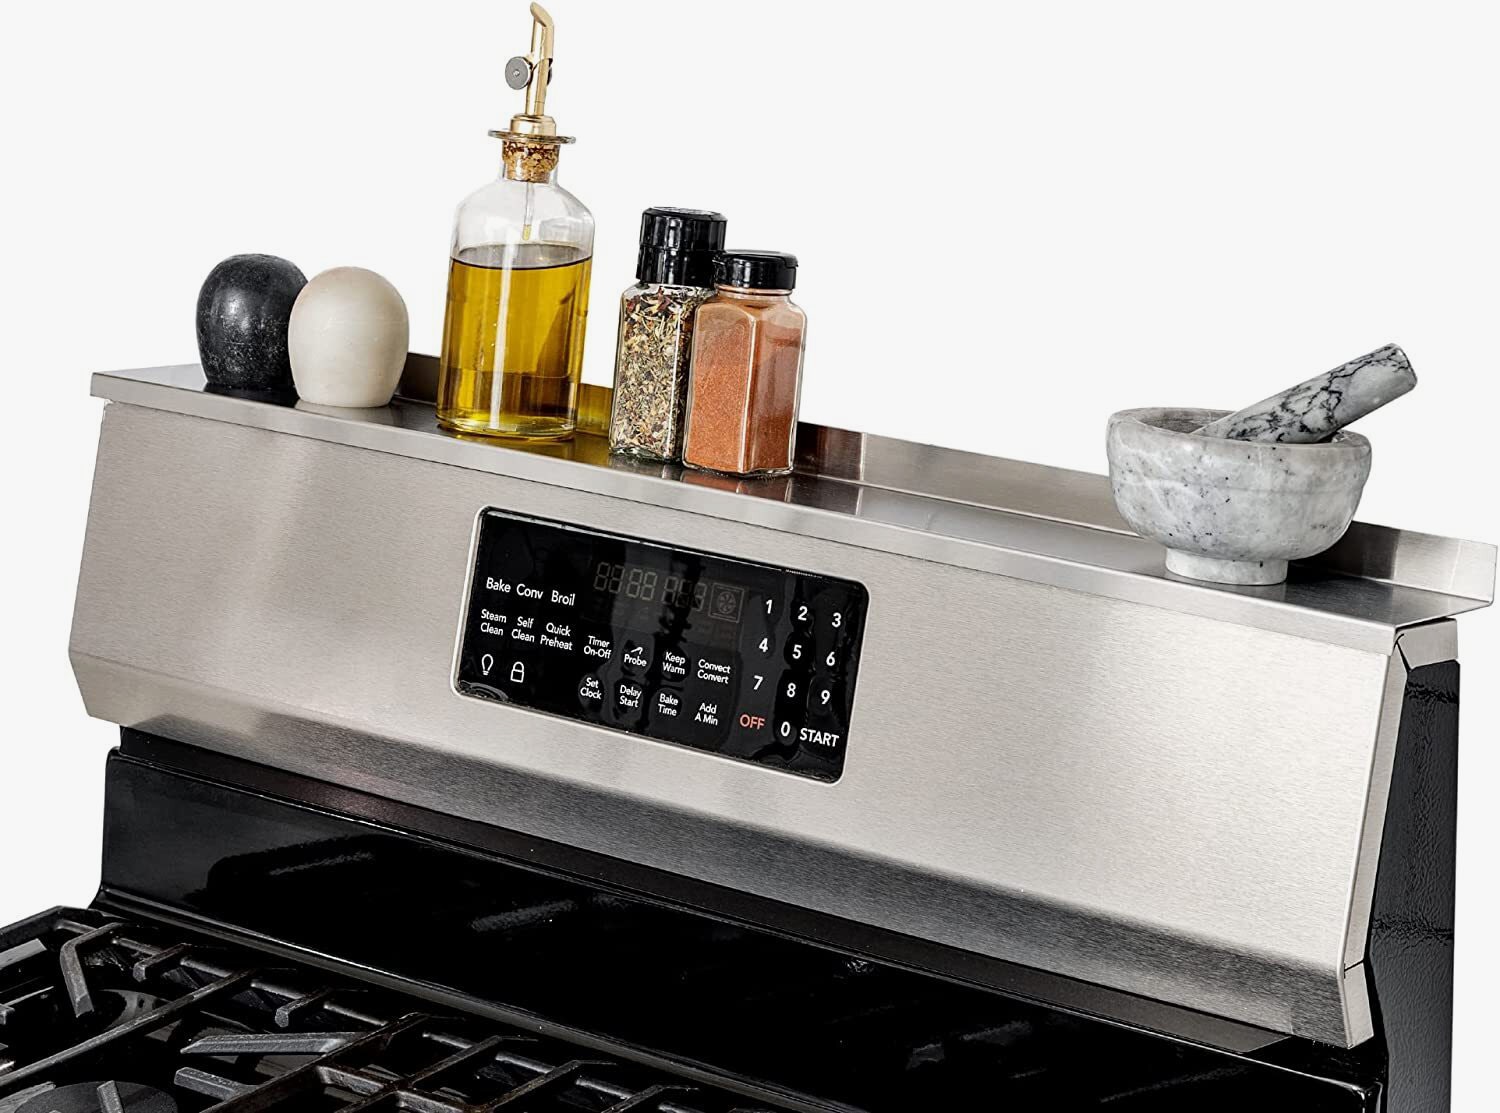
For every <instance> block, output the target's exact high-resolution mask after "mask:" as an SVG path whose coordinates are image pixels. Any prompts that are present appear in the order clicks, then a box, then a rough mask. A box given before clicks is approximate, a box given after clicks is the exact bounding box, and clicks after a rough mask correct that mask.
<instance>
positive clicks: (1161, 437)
mask: <svg viewBox="0 0 1500 1113" xmlns="http://www.w3.org/2000/svg"><path fill="white" fill-rule="evenodd" d="M1228 413H1229V411H1228V410H1196V409H1159V408H1151V409H1139V410H1121V411H1120V412H1119V413H1117V414H1114V415H1113V416H1112V417H1111V418H1110V419H1109V433H1108V439H1107V442H1106V446H1107V450H1108V454H1109V478H1110V484H1111V485H1112V487H1113V488H1114V496H1115V504H1116V505H1117V506H1118V507H1119V510H1120V513H1121V515H1123V516H1124V518H1125V520H1126V521H1127V522H1129V523H1130V526H1131V528H1132V529H1134V530H1135V531H1136V532H1137V533H1139V534H1140V535H1141V536H1142V537H1146V538H1149V539H1151V540H1153V541H1159V542H1160V543H1161V544H1162V545H1165V546H1166V548H1167V562H1166V563H1167V570H1168V571H1169V572H1173V573H1175V574H1177V575H1180V576H1187V577H1190V578H1192V579H1195V580H1207V581H1210V582H1213V583H1224V584H1276V583H1280V582H1281V581H1283V580H1285V579H1286V574H1287V562H1288V561H1290V560H1299V559H1301V558H1303V557H1309V556H1313V555H1314V554H1316V553H1321V552H1322V551H1323V550H1324V549H1326V548H1328V547H1329V546H1330V545H1332V544H1333V543H1334V542H1335V541H1337V540H1338V539H1339V538H1340V537H1342V536H1343V535H1344V531H1345V530H1347V529H1348V528H1349V523H1350V522H1351V521H1352V520H1353V519H1354V511H1355V508H1356V507H1358V506H1359V497H1360V494H1361V493H1362V492H1363V491H1364V486H1365V480H1366V479H1368V478H1369V475H1370V442H1369V441H1368V440H1366V439H1365V438H1364V437H1362V436H1360V435H1359V434H1358V433H1349V432H1340V433H1336V434H1334V436H1333V438H1332V439H1331V440H1328V441H1325V442H1323V443H1319V444H1286V443H1278V442H1269V441H1243V440H1229V439H1225V438H1223V437H1214V436H1205V435H1203V434H1202V433H1199V432H1197V430H1199V429H1201V428H1202V427H1203V426H1205V425H1208V424H1210V423H1211V422H1214V421H1216V420H1218V419H1219V418H1222V417H1224V416H1226V415H1227V414H1228Z"/></svg>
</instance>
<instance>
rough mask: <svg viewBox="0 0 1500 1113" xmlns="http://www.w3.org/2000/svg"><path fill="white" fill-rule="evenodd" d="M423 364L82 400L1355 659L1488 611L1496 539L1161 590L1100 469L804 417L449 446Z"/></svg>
mask: <svg viewBox="0 0 1500 1113" xmlns="http://www.w3.org/2000/svg"><path fill="white" fill-rule="evenodd" d="M432 363H433V361H432V359H431V357H426V356H413V357H412V359H411V361H410V362H409V364H408V368H407V373H406V376H405V378H404V379H403V384H402V394H401V396H399V397H398V398H397V400H396V401H395V402H393V403H392V404H391V405H390V406H389V407H386V408H382V409H378V410H339V409H334V408H332V407H318V406H310V405H308V404H306V403H301V402H298V403H296V404H295V405H290V404H287V405H276V404H269V403H267V402H265V401H262V400H259V399H247V398H244V397H239V396H234V395H230V394H223V393H215V392H213V391H212V390H211V388H208V387H207V386H206V385H205V383H204V379H203V373H202V370H201V369H200V368H199V367H198V365H196V364H186V365H180V366H173V367H157V368H146V369H141V370H134V371H118V372H109V373H101V374H97V375H95V376H94V385H93V393H94V394H95V395H96V396H98V397H101V398H105V399H108V400H110V401H114V402H123V403H128V404H130V405H136V406H143V407H147V408H150V409H156V410H165V411H168V412H172V413H179V414H185V415H188V416H191V417H202V418H208V419H210V420H214V421H221V422H228V423H231V424H236V425H244V426H248V427H251V428H258V429H267V430H272V431H275V432H280V433H291V434H294V435H296V436H300V437H308V438H312V439H315V440H320V441H327V442H329V443H332V444H342V445H348V446H352V447H355V448H367V449H371V450H374V451H378V452H384V453H390V454H392V455H396V456H404V457H409V458H412V459H418V460H429V461H432V462H434V463H441V464H450V465H453V466H456V467H461V468H466V469H470V470H473V471H480V472H489V473H492V474H496V475H506V476H511V477H514V478H516V479H521V480H528V481H532V482H538V483H546V484H550V485H553V486H557V487H563V488H572V489H575V490H588V491H595V492H599V493H603V494H607V495H610V496H612V497H615V498H622V499H629V500H634V501H639V502H642V503H646V504H649V505H653V506H668V507H672V508H675V509H680V510H686V511H691V512H692V513H695V514H704V515H710V516H713V517H718V518H724V519H728V520H730V521H741V522H749V523H753V524H756V525H760V526H764V527H767V528H770V529H776V530H786V531H789V532H793V533H797V534H800V535H807V536H816V537H821V538H825V539H827V540H829V541H835V542H840V543H843V544H852V545H858V546H863V547H868V548H872V549H879V550H883V551H886V552H891V553H899V554H903V555H907V556H914V557H919V558H921V559H923V560H930V561H935V562H939V563H943V564H950V565H954V566H956V567H964V568H972V569H977V570H980V571H986V572H995V573H999V574H1001V575H1005V576H1010V577H1014V578H1019V579H1024V580H1030V581H1032V582H1035V583H1041V584H1049V585H1052V586H1055V587H1062V588H1069V589H1072V590H1076V591H1083V592H1088V593H1090V594H1095V595H1101V596H1106V597H1109V598H1115V599H1122V600H1127V601H1131V602H1136V603H1145V604H1148V605H1150V606H1154V607H1162V608H1166V609H1170V610H1175V611H1180V612H1182V613H1185V614H1196V615H1202V616H1204V617H1207V618H1215V619H1221V620H1225V621H1231V622H1237V623H1242V624H1244V625H1250V626H1257V627H1261V628H1263V629H1268V630H1278V631H1281V632H1284V633H1289V634H1294V635H1297V636H1299V637H1308V638H1315V639H1318V640H1323V641H1329V642H1335V643H1338V644H1342V645H1347V646H1350V647H1352V648H1357V649H1375V650H1377V651H1384V652H1389V651H1390V650H1391V648H1392V647H1393V646H1394V644H1395V639H1396V634H1397V633H1398V632H1399V631H1400V630H1401V629H1402V628H1404V627H1408V626H1414V625H1418V624H1421V623H1424V622H1430V621H1433V620H1435V619H1440V618H1446V617H1450V616H1453V615H1458V614H1462V613H1464V612H1466V611H1470V610H1474V609H1476V608H1479V607H1484V606H1488V605H1489V604H1490V603H1492V602H1493V601H1494V587H1495V564H1496V549H1495V546H1493V545H1489V544H1484V543H1480V542H1473V541H1462V540H1456V539H1452V538H1445V537H1435V536H1432V535H1428V534H1420V533H1413V532H1410V531H1405V530H1397V529H1389V528H1386V527H1383V526H1375V525H1368V524H1365V523H1361V522H1356V523H1355V524H1354V525H1353V526H1352V527H1351V528H1350V530H1349V533H1348V534H1347V535H1346V536H1345V537H1344V539H1343V540H1342V541H1340V542H1339V544H1337V545H1336V546H1334V547H1333V548H1332V549H1331V550H1329V551H1328V552H1326V553H1324V554H1322V555H1321V556H1318V557H1315V558H1313V559H1312V560H1310V561H1304V562H1302V563H1301V564H1300V565H1298V566H1297V569H1296V571H1295V572H1294V574H1293V576H1292V578H1291V580H1290V581H1289V582H1288V583H1285V584H1280V585H1277V586H1274V587H1229V586H1218V585H1207V584H1200V583H1193V582H1189V581H1185V580H1180V579H1175V578H1173V577H1172V576H1171V575H1170V574H1169V573H1167V571H1166V569H1165V566H1164V564H1163V550H1162V548H1161V547H1160V546H1159V545H1157V544H1155V543H1154V542H1150V541H1145V540H1143V539H1141V538H1139V537H1137V536H1136V535H1135V534H1134V533H1133V532H1132V531H1131V530H1130V528H1129V527H1128V526H1127V525H1126V524H1125V522H1124V520H1123V519H1121V518H1120V516H1119V514H1118V512H1117V511H1116V510H1115V507H1114V502H1113V500H1112V499H1111V497H1110V492H1109V483H1108V479H1107V478H1106V477H1104V476H1102V475H1093V474H1090V473H1086V472H1077V471H1070V470H1067V469H1064V468H1054V467H1048V466H1046V465H1042V464H1032V463H1026V462H1023V461H1019V460H1006V459H1000V458H996V457H989V456H983V455H979V454H976V453H970V452H959V451H956V450H953V449H947V448H938V447H934V446H931V445H922V444H913V443H911V442H908V441H901V440H895V439H892V438H889V437H877V436H871V435H868V434H862V433H854V432H849V431H847V430H842V429H834V428H828V427H825V426H818V425H810V424H807V423H803V424H802V425H801V426H800V427H799V429H798V437H797V471H796V473H795V474H794V475H792V476H790V477H786V478H780V479H757V480H734V479H729V478H724V477H719V476H713V475H706V474H703V473H696V472H692V471H690V470H687V469H683V468H680V467H677V466H675V465H667V466H651V465H642V464H640V463H636V462H632V461H626V460H620V459H616V458H613V457H611V456H610V455H609V454H608V452H607V450H606V446H605V444H604V441H603V439H602V438H600V437H596V436H581V437H579V438H577V439H576V440H575V441H573V442H571V443H565V444H537V445H525V444H509V443H506V444H503V445H497V444H494V443H489V442H484V441H478V440H474V439H466V438H460V437H455V436H451V435H449V434H446V433H444V432H443V431H441V430H439V429H438V427H437V423H436V420H435V417H434V414H433V410H432V406H431V404H430V400H431V397H432V396H431V393H430V392H431V390H432V384H433V374H434V372H433V367H432ZM596 389H597V388H596ZM598 404H600V403H596V405H598ZM1100 451H1101V453H1102V451H1103V448H1102V437H1101V449H1100Z"/></svg>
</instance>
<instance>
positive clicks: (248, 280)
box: [198, 255, 307, 393]
mask: <svg viewBox="0 0 1500 1113" xmlns="http://www.w3.org/2000/svg"><path fill="white" fill-rule="evenodd" d="M306 285H307V278H306V276H305V275H303V273H302V272H301V271H300V270H298V269H297V267H296V265H295V264H293V263H289V262H287V260H285V259H282V258H280V257H279V256H276V255H231V256H230V257H229V258H228V259H225V260H224V261H223V262H222V263H220V264H219V265H218V266H216V267H215V268H214V269H213V270H211V271H210V272H209V274H208V277H207V278H206V279H204V281H203V288H202V289H201V290H199V291H198V355H199V358H200V359H202V361H203V373H204V375H205V376H206V377H207V378H208V382H209V385H210V386H213V387H223V388H228V389H231V390H251V391H266V392H274V393H284V392H286V391H289V390H291V389H292V365H291V363H290V361H289V360H288V359H287V349H286V330H287V323H288V322H289V321H290V320H291V316H292V304H293V303H294V302H295V301H296V300H297V295H298V294H299V293H301V292H302V287H304V286H306Z"/></svg>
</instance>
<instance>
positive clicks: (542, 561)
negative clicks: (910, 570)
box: [455, 510, 868, 780]
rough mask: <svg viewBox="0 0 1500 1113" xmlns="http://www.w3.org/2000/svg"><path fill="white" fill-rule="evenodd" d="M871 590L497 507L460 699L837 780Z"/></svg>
mask: <svg viewBox="0 0 1500 1113" xmlns="http://www.w3.org/2000/svg"><path fill="white" fill-rule="evenodd" d="M867 600H868V595H867V593H866V591H865V589H864V587H863V585H861V584H858V583H855V582H853V581H851V580H842V579H835V578H833V577H829V576H821V575H816V574H813V573H808V572H797V571H793V570H790V569H785V568H777V567H774V566H771V565H766V564H758V563H753V562H750V561H743V560H738V559H735V558H733V557H728V556H721V555H716V554H712V553H703V552H698V551H696V550H692V549H680V548H674V547H670V546H664V545H659V544H656V543H654V542H649V541H643V540H640V539H637V538H630V537H622V536H618V535H615V534H609V533H602V532H599V531H596V530H589V529H583V528H581V527H577V526H570V525H565V524H562V523H558V522H548V521H542V520H540V519H536V518H530V517H524V516H521V515H515V514H510V513H507V512H505V511H500V510H486V511H485V512H484V513H483V514H482V515H481V516H480V521H479V540H478V545H477V547H476V551H475V560H474V569H473V576H472V580H471V583H470V590H469V606H468V611H467V613H466V615H465V618H464V627H463V632H462V641H461V644H460V647H459V655H458V671H457V676H456V678H455V687H456V688H457V690H458V692H459V693H460V694H461V695H465V696H472V697H474V698H477V699H487V700H494V701H498V702H503V703H511V704H517V705H519V706H522V707H527V708H531V709H533V710H536V711H542V712H546V713H548V714H553V715H561V716H564V717H567V718H571V719H577V720H580V721H583V722H588V723H594V724H597V725H601V726H606V727H611V728H613V729H616V730H620V731H624V732H627V733H631V734H640V735H645V736H647V737H650V738H655V739H658V740H660V741H663V742H672V743H676V744H678V745H683V746H691V747H693V748H696V749H701V750H707V751H710V752H713V753H716V754H720V755H723V756H725V757H730V758H737V759H739V760H742V761H751V762H755V763H756V764H759V765H765V766H770V767H772V768H777V769H783V770H786V771H787V772H791V773H797V774H801V775H803V776H809V777H815V778H818V779H821V780H836V779H837V778H838V776H839V775H840V773H842V772H843V768H844V754H845V751H846V749H847V745H848V735H849V719H850V715H851V712H852V710H853V704H854V682H855V675H856V671H857V669H858V665H859V650H860V639H861V637H862V635H863V631H864V620H865V611H866V606H867Z"/></svg>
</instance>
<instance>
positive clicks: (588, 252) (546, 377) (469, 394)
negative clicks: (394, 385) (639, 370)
mask: <svg viewBox="0 0 1500 1113" xmlns="http://www.w3.org/2000/svg"><path fill="white" fill-rule="evenodd" d="M531 15H532V20H533V23H532V33H531V52H530V53H529V54H526V55H522V56H519V57H516V58H512V59H511V60H510V61H509V62H507V63H506V65H505V80H506V82H507V84H509V85H510V86H511V88H513V89H525V90H526V111H525V112H523V113H521V114H519V115H516V116H512V117H511V120H510V127H509V128H508V129H507V130H505V131H493V132H491V133H490V134H491V135H493V136H495V137H497V138H499V139H500V140H502V141H503V145H504V146H503V154H502V171H501V175H500V177H499V178H498V179H497V180H495V181H493V182H491V183H490V184H488V185H486V186H484V187H482V188H481V189H479V190H478V191H476V192H475V193H473V194H472V195H470V196H469V197H468V198H467V199H466V200H465V201H464V202H463V204H461V205H460V206H459V208H458V216H457V217H456V219H455V220H454V225H453V241H452V246H451V250H450V252H449V257H450V263H449V269H448V307H447V313H446V315H445V317H444V320H443V349H442V357H441V366H440V368H439V372H438V399H437V418H438V423H439V424H441V425H442V426H443V427H444V428H446V429H451V430H453V431H454V432H458V433H468V434H474V435H479V436H490V437H524V438H534V439H544V440H558V439H561V438H564V437H570V436H572V435H573V431H574V429H575V428H576V426H577V414H578V395H579V385H580V382H581V380H582V372H583V339H584V328H585V325H586V323H587V320H588V303H589V268H590V264H591V259H592V256H593V251H594V218H593V216H592V215H591V214H590V213H589V211H588V209H587V208H585V207H584V206H583V204H582V203H580V202H579V200H578V198H576V197H574V196H573V195H572V194H571V193H569V192H568V191H567V190H565V189H563V188H562V187H561V186H560V185H558V184H557V174H556V171H557V161H558V154H559V152H560V151H561V149H562V144H564V143H571V142H572V140H571V139H570V138H568V137H567V136H562V135H558V134H557V125H556V123H555V122H554V121H553V119H552V117H551V116H548V115H545V113H544V107H545V102H546V96H547V82H548V80H549V78H550V75H551V72H552V40H553V25H552V17H551V16H549V15H548V14H547V12H546V11H545V10H544V9H543V8H542V7H541V6H540V5H538V4H532V5H531Z"/></svg>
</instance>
